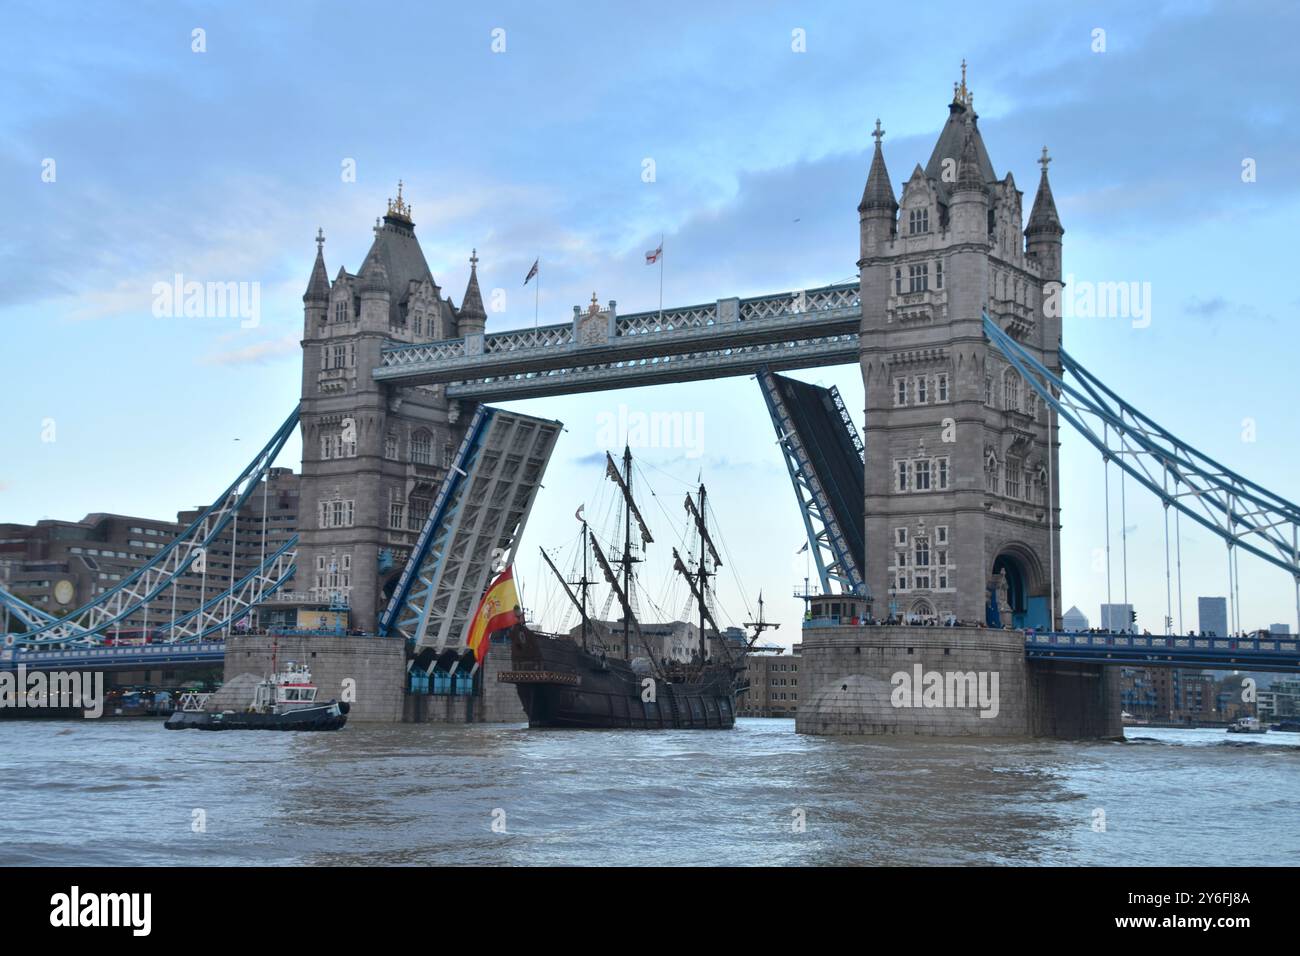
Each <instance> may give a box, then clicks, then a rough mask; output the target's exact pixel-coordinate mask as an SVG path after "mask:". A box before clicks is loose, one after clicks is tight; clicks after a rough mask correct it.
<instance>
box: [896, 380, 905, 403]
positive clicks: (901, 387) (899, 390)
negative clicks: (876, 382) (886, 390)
mask: <svg viewBox="0 0 1300 956" xmlns="http://www.w3.org/2000/svg"><path fill="white" fill-rule="evenodd" d="M906 404H907V379H905V378H896V379H894V405H895V406H900V405H906Z"/></svg>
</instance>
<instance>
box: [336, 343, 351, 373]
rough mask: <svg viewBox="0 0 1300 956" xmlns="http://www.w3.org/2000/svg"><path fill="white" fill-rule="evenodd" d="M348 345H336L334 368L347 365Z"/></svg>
mask: <svg viewBox="0 0 1300 956" xmlns="http://www.w3.org/2000/svg"><path fill="white" fill-rule="evenodd" d="M347 354H348V353H347V347H346V346H343V345H336V346H334V364H333V367H334V368H344V367H345V366H346V365H347Z"/></svg>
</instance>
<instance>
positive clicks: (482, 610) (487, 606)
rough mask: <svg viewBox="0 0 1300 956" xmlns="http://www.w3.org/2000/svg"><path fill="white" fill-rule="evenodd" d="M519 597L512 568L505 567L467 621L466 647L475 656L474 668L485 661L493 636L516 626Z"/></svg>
mask: <svg viewBox="0 0 1300 956" xmlns="http://www.w3.org/2000/svg"><path fill="white" fill-rule="evenodd" d="M518 612H519V595H518V593H517V592H516V591H515V579H514V568H513V567H508V568H506V569H505V570H504V571H502V572H501V574H500V576H498V577H497V579H496V580H495V581H493V582H492V584H491V585H489V586H488V589H487V593H486V594H484V595H483V600H482V601H480V602H479V605H478V610H477V611H475V612H474V618H473V620H471V621H470V626H469V638H468V639H467V640H466V642H465V644H466V646H467V647H469V649H470V650H472V651H473V652H474V667H475V668H477V667H478V666H479V665H480V664H482V663H483V659H484V658H486V657H487V652H488V647H489V646H490V644H491V642H490V641H489V640H488V638H489V637H491V636H492V634H493V632H495V631H500V630H503V629H504V628H507V627H511V626H513V625H515V624H517V623H518V622H519V613H518Z"/></svg>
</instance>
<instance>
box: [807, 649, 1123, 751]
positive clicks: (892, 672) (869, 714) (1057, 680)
mask: <svg viewBox="0 0 1300 956" xmlns="http://www.w3.org/2000/svg"><path fill="white" fill-rule="evenodd" d="M802 646H803V657H802V663H801V665H800V668H799V680H800V687H799V710H798V715H797V717H796V720H795V729H796V730H797V731H798V732H799V733H804V734H826V735H859V734H861V735H873V734H912V735H920V736H935V737H961V736H980V737H1059V738H1067V739H1090V738H1091V739H1095V738H1113V737H1119V736H1121V735H1122V733H1123V729H1122V727H1121V724H1120V696H1119V678H1118V672H1115V673H1111V671H1114V668H1110V669H1107V668H1106V667H1105V666H1104V665H1098V664H1073V663H1069V664H1065V663H1055V662H1053V663H1052V664H1050V665H1045V664H1042V663H1039V662H1033V663H1030V662H1028V661H1026V660H1025V642H1024V635H1023V633H1021V632H1019V631H1010V630H992V629H987V628H972V627H898V626H886V625H870V626H845V627H816V628H806V629H805V630H804V636H803V645H802Z"/></svg>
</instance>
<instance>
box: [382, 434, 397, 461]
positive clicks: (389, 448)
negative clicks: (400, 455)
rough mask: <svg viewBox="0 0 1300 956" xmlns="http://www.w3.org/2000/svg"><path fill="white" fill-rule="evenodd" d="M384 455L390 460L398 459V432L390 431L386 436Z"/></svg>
mask: <svg viewBox="0 0 1300 956" xmlns="http://www.w3.org/2000/svg"><path fill="white" fill-rule="evenodd" d="M384 457H385V458H387V459H388V460H389V461H397V434H396V433H395V432H389V433H388V434H387V435H385V436H384Z"/></svg>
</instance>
